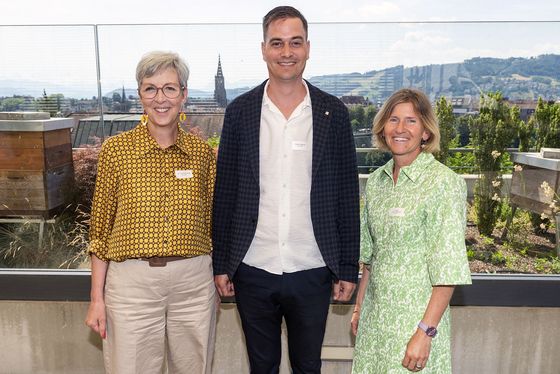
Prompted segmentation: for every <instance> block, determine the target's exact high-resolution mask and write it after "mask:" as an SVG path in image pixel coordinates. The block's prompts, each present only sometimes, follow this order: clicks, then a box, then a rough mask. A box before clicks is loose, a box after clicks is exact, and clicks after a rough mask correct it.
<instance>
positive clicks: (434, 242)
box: [426, 175, 471, 286]
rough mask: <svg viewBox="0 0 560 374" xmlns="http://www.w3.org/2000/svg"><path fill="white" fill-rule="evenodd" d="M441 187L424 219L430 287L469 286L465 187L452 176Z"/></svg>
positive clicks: (461, 180) (459, 179)
mask: <svg viewBox="0 0 560 374" xmlns="http://www.w3.org/2000/svg"><path fill="white" fill-rule="evenodd" d="M449 179H450V180H449V181H447V183H442V184H441V186H442V187H441V190H438V191H437V193H435V194H434V196H437V200H435V199H434V200H435V201H433V202H432V203H431V204H430V210H429V211H428V217H427V229H426V231H427V235H426V238H427V240H428V241H429V242H428V244H429V245H428V253H427V255H428V258H427V262H428V271H429V274H430V280H431V283H432V285H434V286H438V285H456V284H471V273H470V269H469V263H468V260H467V251H466V247H465V228H466V215H467V213H466V200H467V187H466V183H465V181H464V180H463V179H462V178H457V177H456V176H455V175H453V176H452V178H451V177H450V178H449Z"/></svg>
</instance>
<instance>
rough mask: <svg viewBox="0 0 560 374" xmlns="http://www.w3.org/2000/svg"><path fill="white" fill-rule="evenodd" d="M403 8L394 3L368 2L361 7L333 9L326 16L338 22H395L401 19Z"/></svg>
mask: <svg viewBox="0 0 560 374" xmlns="http://www.w3.org/2000/svg"><path fill="white" fill-rule="evenodd" d="M400 14H401V8H400V7H399V6H398V5H397V4H396V3H395V2H392V1H374V2H367V3H365V4H363V5H359V6H346V4H344V7H331V8H330V9H329V10H328V11H326V12H325V15H326V16H327V18H328V19H330V20H331V21H334V20H336V21H337V22H356V21H358V22H360V21H362V22H376V21H394V20H395V19H396V18H397V17H400Z"/></svg>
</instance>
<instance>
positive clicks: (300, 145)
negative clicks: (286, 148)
mask: <svg viewBox="0 0 560 374" xmlns="http://www.w3.org/2000/svg"><path fill="white" fill-rule="evenodd" d="M306 149H307V143H306V142H299V141H294V142H292V150H293V151H305V150H306Z"/></svg>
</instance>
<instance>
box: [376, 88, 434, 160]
mask: <svg viewBox="0 0 560 374" xmlns="http://www.w3.org/2000/svg"><path fill="white" fill-rule="evenodd" d="M402 103H410V104H412V107H413V108H414V112H415V113H416V115H417V116H418V117H419V118H420V121H421V122H422V125H424V128H425V129H426V131H427V132H428V133H429V134H430V137H429V138H428V140H427V141H426V143H425V144H424V146H423V147H422V151H423V152H428V153H437V152H439V140H440V134H439V126H438V122H437V118H436V116H435V114H434V111H433V109H432V104H431V103H430V99H428V97H427V96H426V94H425V93H423V92H422V91H419V90H416V89H412V88H403V89H400V90H398V91H396V92H395V93H393V94H392V95H391V97H389V99H387V101H385V103H384V104H383V106H382V107H381V109H380V110H379V112H378V113H377V115H376V116H375V119H374V120H373V129H372V132H373V135H374V137H375V144H376V145H377V147H379V148H380V149H382V150H389V147H388V146H387V142H386V141H385V138H384V137H383V129H384V128H385V124H386V123H387V121H388V120H389V117H391V113H393V109H395V107H396V106H397V105H399V104H402Z"/></svg>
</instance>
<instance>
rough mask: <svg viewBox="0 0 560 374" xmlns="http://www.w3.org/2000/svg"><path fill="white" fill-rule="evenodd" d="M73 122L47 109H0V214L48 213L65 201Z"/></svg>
mask: <svg viewBox="0 0 560 374" xmlns="http://www.w3.org/2000/svg"><path fill="white" fill-rule="evenodd" d="M73 123H74V121H73V120H72V119H66V118H49V115H48V113H0V216H4V217H6V216H21V215H39V216H44V217H47V216H49V215H50V213H51V212H52V211H53V210H55V209H56V208H58V207H60V206H62V205H63V204H64V203H65V202H66V199H67V198H68V195H69V194H68V192H69V187H70V186H71V185H72V184H73V183H74V168H73V163H72V145H71V140H70V129H71V128H72V127H73Z"/></svg>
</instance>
